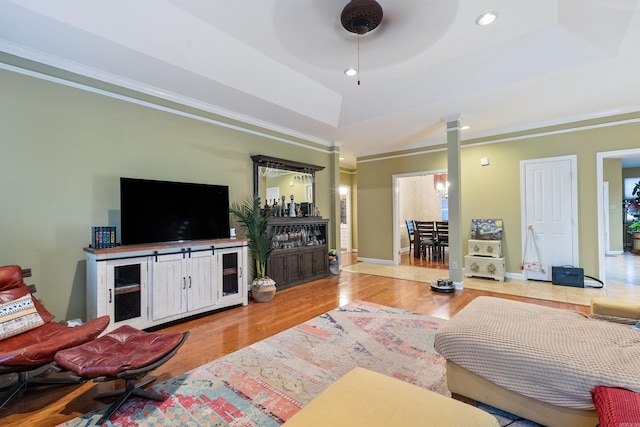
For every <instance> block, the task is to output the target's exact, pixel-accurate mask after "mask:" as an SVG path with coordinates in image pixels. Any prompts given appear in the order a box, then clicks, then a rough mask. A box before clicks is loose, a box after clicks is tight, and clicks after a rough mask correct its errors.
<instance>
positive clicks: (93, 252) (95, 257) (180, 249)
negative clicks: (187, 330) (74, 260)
mask: <svg viewBox="0 0 640 427" xmlns="http://www.w3.org/2000/svg"><path fill="white" fill-rule="evenodd" d="M84 250H85V252H86V255H87V320H91V319H95V318H96V317H99V316H103V315H108V316H109V317H110V318H111V322H110V324H109V327H108V329H107V330H108V331H110V330H113V329H115V328H117V327H119V326H122V325H130V326H133V327H136V328H139V329H146V328H151V327H154V326H158V325H161V324H164V323H168V322H173V321H176V320H180V319H183V318H186V317H190V316H193V315H197V314H202V313H206V312H209V311H213V310H218V309H220V308H225V307H230V306H233V305H247V303H248V275H249V272H248V271H247V260H248V252H247V240H246V239H221V240H206V241H195V242H180V243H166V244H148V245H131V246H117V247H115V248H105V249H95V248H85V249H84Z"/></svg>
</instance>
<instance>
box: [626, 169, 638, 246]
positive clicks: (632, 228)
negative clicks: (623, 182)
mask: <svg viewBox="0 0 640 427" xmlns="http://www.w3.org/2000/svg"><path fill="white" fill-rule="evenodd" d="M631 194H632V195H633V196H634V198H633V199H631V201H630V203H629V206H627V212H628V213H629V214H630V215H632V216H633V222H632V223H631V224H630V225H629V233H632V239H633V247H632V248H631V252H633V253H635V254H638V253H640V219H639V218H640V181H638V183H637V184H636V185H635V186H634V187H633V192H632V193H631Z"/></svg>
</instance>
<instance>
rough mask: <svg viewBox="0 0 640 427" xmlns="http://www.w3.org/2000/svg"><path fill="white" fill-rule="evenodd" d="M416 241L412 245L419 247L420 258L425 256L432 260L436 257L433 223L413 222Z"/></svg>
mask: <svg viewBox="0 0 640 427" xmlns="http://www.w3.org/2000/svg"><path fill="white" fill-rule="evenodd" d="M414 224H415V229H416V234H417V241H414V245H418V244H419V245H420V258H422V257H423V256H424V257H425V258H427V256H429V257H431V259H433V258H434V257H435V255H436V250H437V247H436V235H435V223H434V222H433V221H419V220H414Z"/></svg>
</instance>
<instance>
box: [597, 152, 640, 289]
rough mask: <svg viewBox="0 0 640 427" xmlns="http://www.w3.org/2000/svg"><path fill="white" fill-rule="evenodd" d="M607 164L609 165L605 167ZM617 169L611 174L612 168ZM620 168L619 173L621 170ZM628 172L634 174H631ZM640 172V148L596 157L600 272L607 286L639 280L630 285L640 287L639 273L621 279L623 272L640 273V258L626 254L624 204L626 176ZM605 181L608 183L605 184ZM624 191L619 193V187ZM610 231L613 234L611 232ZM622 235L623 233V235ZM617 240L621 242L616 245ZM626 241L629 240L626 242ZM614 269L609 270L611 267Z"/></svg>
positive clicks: (599, 154) (601, 153) (600, 154)
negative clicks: (636, 276) (618, 180)
mask: <svg viewBox="0 0 640 427" xmlns="http://www.w3.org/2000/svg"><path fill="white" fill-rule="evenodd" d="M610 159H611V160H618V161H617V162H615V161H614V162H606V161H607V160H610ZM605 162H606V165H605ZM612 167H613V168H616V170H614V171H611V170H608V168H612ZM618 169H619V170H618ZM627 171H630V172H629V173H627ZM636 171H637V172H639V173H638V175H639V176H640V148H632V149H627V150H617V151H605V152H600V153H597V154H596V182H597V186H596V187H597V188H596V190H597V201H598V270H599V271H598V273H599V276H600V277H601V278H603V279H604V280H605V283H610V282H617V281H626V282H630V281H635V282H636V283H630V284H633V285H640V283H639V281H638V280H637V279H635V273H634V274H632V275H631V276H629V275H628V274H626V273H625V275H624V277H621V276H620V272H629V271H630V272H636V271H638V270H640V257H639V256H633V255H631V254H630V252H625V251H626V250H627V249H629V248H628V244H627V245H626V246H625V242H626V241H628V240H629V238H628V236H627V232H626V230H625V229H624V226H625V222H628V221H625V213H624V211H623V210H624V205H623V199H624V194H623V189H624V177H625V176H626V175H630V176H632V175H634V174H635V172H636ZM611 174H613V176H614V177H615V176H617V177H622V181H621V182H620V183H618V185H615V183H614V182H613V180H612V182H609V181H608V180H609V178H608V177H609V176H610V175H611ZM605 182H607V183H608V184H607V185H605ZM616 187H617V188H620V189H622V191H620V192H619V193H618V191H617V190H616V189H615V188H616ZM605 188H608V189H609V193H608V194H605ZM607 230H609V231H607ZM618 233H621V234H622V236H620V235H619V234H618ZM616 239H618V242H617V243H616ZM620 239H622V249H621V250H620V248H619V246H620V244H619V240H620ZM625 239H626V240H625ZM608 265H609V266H610V267H611V268H607V266H608Z"/></svg>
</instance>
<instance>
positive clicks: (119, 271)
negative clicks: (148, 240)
mask: <svg viewBox="0 0 640 427" xmlns="http://www.w3.org/2000/svg"><path fill="white" fill-rule="evenodd" d="M106 290H107V312H108V313H109V316H110V317H111V321H112V322H113V323H114V324H116V323H118V322H123V324H127V325H132V326H135V325H137V324H138V323H139V322H145V321H146V319H147V296H146V292H147V263H146V259H140V258H135V259H129V260H118V261H108V262H107V289H106Z"/></svg>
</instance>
